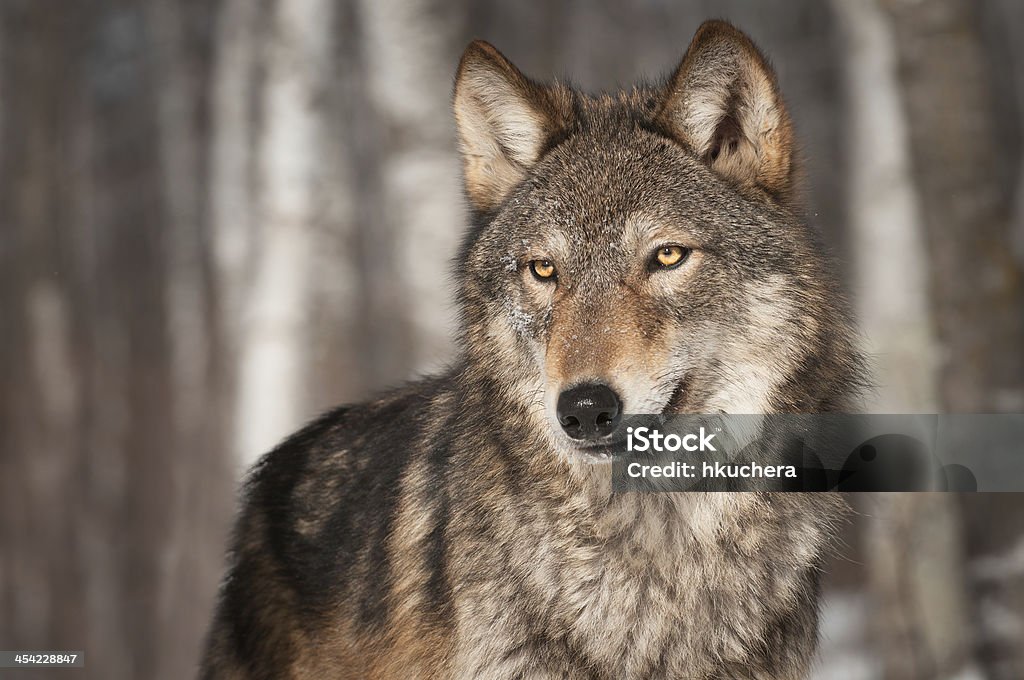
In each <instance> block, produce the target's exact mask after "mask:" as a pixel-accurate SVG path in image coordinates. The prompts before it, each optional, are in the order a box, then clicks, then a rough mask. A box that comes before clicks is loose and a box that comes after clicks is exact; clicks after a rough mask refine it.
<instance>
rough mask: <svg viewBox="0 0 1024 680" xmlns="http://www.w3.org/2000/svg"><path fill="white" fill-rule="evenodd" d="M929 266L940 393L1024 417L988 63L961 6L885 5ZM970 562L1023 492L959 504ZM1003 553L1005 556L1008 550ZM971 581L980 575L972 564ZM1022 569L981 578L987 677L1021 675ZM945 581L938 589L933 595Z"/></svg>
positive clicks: (1012, 541) (1023, 530)
mask: <svg viewBox="0 0 1024 680" xmlns="http://www.w3.org/2000/svg"><path fill="white" fill-rule="evenodd" d="M885 7H886V9H887V10H888V13H889V16H890V17H891V20H892V24H893V27H894V29H895V35H896V44H897V46H898V58H899V64H900V74H901V78H902V83H903V85H904V107H905V110H906V115H907V117H908V119H909V120H910V121H911V125H910V128H909V129H910V149H911V159H912V165H913V168H914V179H915V183H916V185H917V187H918V191H919V195H920V197H921V206H922V213H923V215H924V220H925V225H926V235H927V238H926V244H927V251H928V254H929V259H930V262H931V271H932V274H931V278H930V288H931V300H932V310H933V311H932V313H933V316H934V319H935V323H936V332H937V336H938V340H939V343H940V345H939V346H940V354H939V357H940V383H939V384H940V396H941V405H942V407H943V409H944V410H948V411H952V412H991V413H998V412H1020V411H1021V410H1024V353H1022V352H1021V351H1020V348H1021V347H1024V269H1022V266H1021V261H1020V260H1018V259H1016V258H1015V257H1014V256H1013V250H1012V248H1011V247H1010V244H1012V243H1013V238H1012V235H1011V232H1010V229H1011V225H1010V196H1009V195H1008V193H1007V192H1006V191H1005V190H1004V187H1005V186H1006V183H1005V182H1002V181H1001V178H1000V176H999V166H1000V163H999V159H1000V147H999V140H998V139H997V137H996V131H997V130H999V125H998V124H997V117H996V113H995V110H994V108H993V107H994V106H995V102H996V98H995V94H996V93H995V90H994V89H993V88H994V87H995V83H993V81H992V80H991V74H992V68H991V64H990V62H989V59H990V55H987V54H986V51H985V47H986V46H985V44H984V43H983V40H982V38H981V30H980V26H979V17H978V14H977V13H978V6H977V5H976V4H974V3H971V2H969V1H968V0H933V1H932V2H927V3H918V2H909V1H907V0H888V1H887V2H886V3H885ZM961 501H962V507H963V511H964V524H965V528H966V532H965V536H966V540H967V549H968V553H969V555H970V556H971V559H972V565H976V564H977V563H978V561H979V558H980V561H981V563H982V564H984V563H985V560H992V559H1003V560H1004V561H1005V560H1006V559H1007V556H1008V554H1011V555H1012V552H1013V551H1012V548H1011V546H1014V545H1016V544H1018V543H1019V542H1020V541H1021V540H1022V535H1024V527H1022V526H1021V525H1020V522H1015V521H1012V520H1013V518H1019V517H1020V516H1021V511H1022V510H1024V499H1022V498H1021V497H1020V496H1019V495H1012V496H1010V495H1005V494H1003V495H1000V494H992V495H988V494H970V495H964V496H963V497H962V499H961ZM1008 549H1009V550H1008ZM993 553H994V554H993ZM972 571H974V572H975V575H976V576H977V574H978V572H977V569H976V568H975V567H973V566H972ZM1022 576H1024V569H1019V570H1017V571H1016V573H1014V572H1013V571H1009V572H1007V573H1004V574H1003V577H1002V578H991V577H990V578H987V579H977V580H976V581H975V583H974V588H973V590H972V592H971V599H972V601H974V602H976V603H977V609H976V611H975V618H976V623H977V630H978V632H979V635H978V640H977V644H978V647H977V649H978V658H979V661H980V662H981V663H982V664H983V666H984V670H985V671H986V673H987V674H988V675H989V676H990V677H993V678H1019V677H1022V675H1024V658H1022V654H1024V621H1022V619H1021V614H1020V612H1021V611H1022V609H1024V606H1022V605H1024V580H1022ZM941 585H942V584H936V587H939V586H941Z"/></svg>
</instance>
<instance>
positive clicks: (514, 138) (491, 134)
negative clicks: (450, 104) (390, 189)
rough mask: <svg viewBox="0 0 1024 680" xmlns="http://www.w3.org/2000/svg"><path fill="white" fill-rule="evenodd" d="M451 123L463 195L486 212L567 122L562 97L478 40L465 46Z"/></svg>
mask: <svg viewBox="0 0 1024 680" xmlns="http://www.w3.org/2000/svg"><path fill="white" fill-rule="evenodd" d="M454 99H455V101H454V107H455V121H456V125H457V127H458V132H459V148H460V150H461V151H462V163H463V173H464V176H465V181H466V193H467V194H468V195H469V199H470V202H471V203H472V204H473V207H474V208H476V209H477V210H479V211H482V212H487V211H489V210H492V209H493V208H494V207H496V206H497V205H498V204H499V203H501V201H502V200H503V199H504V198H505V197H506V196H507V195H508V193H509V191H511V190H512V188H513V187H515V185H516V184H518V183H519V182H521V181H522V180H523V179H524V178H525V177H526V173H527V171H528V170H529V168H530V167H531V166H532V165H533V164H534V163H536V162H537V161H538V160H539V159H540V156H541V155H542V153H543V152H544V149H545V147H546V146H547V144H548V142H549V140H551V139H552V138H553V137H554V136H555V135H557V134H558V133H559V132H560V131H561V130H563V129H564V127H565V126H566V124H567V121H568V119H569V115H570V111H571V102H570V101H569V98H568V95H567V93H566V92H565V91H564V90H562V89H560V88H557V87H548V86H544V85H541V84H538V83H535V82H533V81H531V80H529V79H528V78H527V77H526V76H524V75H523V74H522V73H521V72H520V71H519V69H517V68H516V67H515V66H513V65H512V63H511V62H510V61H509V60H508V59H506V58H505V57H504V56H503V55H502V54H501V52H499V51H498V50H496V49H494V47H493V46H491V45H490V44H488V43H486V42H484V41H483V40H474V41H473V42H472V43H470V45H469V47H467V48H466V51H465V53H463V55H462V61H461V62H459V70H458V73H457V74H456V76H455V98H454Z"/></svg>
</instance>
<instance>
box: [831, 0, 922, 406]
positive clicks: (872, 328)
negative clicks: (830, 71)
mask: <svg viewBox="0 0 1024 680" xmlns="http://www.w3.org/2000/svg"><path fill="white" fill-rule="evenodd" d="M833 4H834V6H835V8H836V11H837V14H838V16H839V17H840V18H841V22H840V23H841V25H842V26H843V27H844V29H845V31H846V36H845V37H846V45H847V54H846V59H845V69H844V74H845V80H846V88H847V92H848V97H847V101H848V102H849V106H850V111H849V117H850V118H849V120H850V129H849V145H848V149H847V152H848V154H849V159H850V161H849V194H848V205H849V226H850V240H851V245H852V248H851V250H852V252H853V257H854V275H855V283H854V290H855V291H856V300H857V312H858V316H859V320H860V325H861V328H862V330H863V334H864V338H865V342H866V349H867V351H868V352H869V353H870V354H871V357H872V359H873V361H874V363H875V369H876V370H875V374H876V376H877V377H878V379H879V380H880V381H881V384H880V385H879V387H878V390H877V392H876V393H875V394H874V395H872V397H873V401H872V403H870V404H869V405H868V410H869V411H873V412H881V413H912V412H919V413H933V412H935V409H936V408H937V407H938V404H937V390H936V381H937V375H936V365H935V351H936V343H935V338H934V337H933V333H932V331H931V328H932V321H931V318H930V314H929V304H928V262H927V250H926V249H925V247H924V243H923V240H924V230H923V227H922V223H921V214H920V208H919V206H918V199H917V196H916V194H915V190H914V186H913V182H912V180H911V172H910V159H909V153H908V150H907V144H908V141H907V130H906V118H905V116H904V113H903V109H902V104H901V101H900V87H899V83H898V79H897V72H896V54H895V50H894V48H893V36H892V32H891V30H890V29H889V27H888V25H887V23H886V19H885V16H884V15H883V13H882V11H881V9H880V8H879V7H878V6H877V4H876V3H875V1H874V0H871V1H870V2H862V1H861V0H835V1H834V3H833Z"/></svg>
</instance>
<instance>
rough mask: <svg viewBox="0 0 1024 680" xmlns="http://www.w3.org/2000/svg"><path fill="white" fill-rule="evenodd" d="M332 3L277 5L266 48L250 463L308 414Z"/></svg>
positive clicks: (251, 307) (246, 383) (248, 361)
mask: <svg viewBox="0 0 1024 680" xmlns="http://www.w3.org/2000/svg"><path fill="white" fill-rule="evenodd" d="M333 17H334V4H333V3H332V2H329V1H328V0H287V1H281V2H278V3H277V4H276V7H275V9H274V13H273V16H272V18H271V28H270V31H269V35H268V36H267V39H266V43H265V45H264V47H265V49H266V50H267V52H266V60H267V61H266V76H265V82H264V85H263V91H262V93H261V101H262V107H263V120H264V126H263V130H262V131H261V134H260V136H259V140H258V146H257V154H258V156H257V172H258V177H259V180H258V190H259V194H258V196H257V200H258V203H257V205H258V207H257V216H256V219H257V220H258V227H257V228H256V233H257V234H258V242H257V243H256V244H255V247H254V248H252V249H251V251H250V254H249V257H251V258H253V263H254V268H253V277H252V281H251V284H250V285H249V286H248V288H247V299H246V300H245V303H244V312H243V314H244V317H243V319H242V321H241V324H240V347H239V352H240V366H239V371H240V373H239V393H238V410H237V417H236V436H235V440H236V442H237V447H238V455H239V459H240V460H241V461H242V462H243V464H247V463H249V462H251V461H252V460H254V459H255V457H257V456H259V455H260V454H261V453H263V452H265V451H266V450H268V449H269V448H270V447H272V446H273V445H274V444H275V443H276V442H278V441H279V440H280V439H281V438H282V437H284V436H286V435H287V434H288V433H290V432H291V431H293V430H294V429H296V427H297V426H298V425H300V424H301V423H302V421H303V420H304V419H305V418H307V417H308V415H309V414H308V390H307V387H306V386H307V381H308V377H309V376H308V372H307V370H306V368H307V365H306V350H307V344H308V327H309V325H310V324H311V319H312V314H313V310H312V309H311V308H310V307H311V305H310V301H309V294H310V281H309V265H310V262H311V260H312V257H313V246H314V243H315V231H316V230H317V229H318V228H319V226H320V223H321V219H322V214H321V212H320V207H321V206H320V202H321V199H322V193H323V192H324V191H325V190H326V187H323V186H322V185H321V184H320V181H319V180H320V179H321V173H320V169H321V165H322V161H323V158H322V156H323V152H324V146H323V144H324V140H325V139H327V135H328V121H327V120H326V111H325V107H324V106H323V100H324V97H325V93H326V90H327V88H328V84H329V79H330V74H331V69H332V60H331V56H332V45H333V43H332V33H331V32H332V29H333Z"/></svg>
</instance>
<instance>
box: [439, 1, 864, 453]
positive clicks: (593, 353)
mask: <svg viewBox="0 0 1024 680" xmlns="http://www.w3.org/2000/svg"><path fill="white" fill-rule="evenodd" d="M454 108H455V117H456V121H457V127H458V133H459V142H460V148H461V152H462V158H463V171H464V179H465V189H466V194H467V197H468V200H469V204H470V208H471V211H472V214H473V218H474V219H473V227H472V228H471V230H470V232H469V234H468V236H467V238H466V241H465V242H464V244H463V249H462V251H461V254H460V257H459V260H458V265H457V266H458V277H459V283H460V288H461V296H460V299H461V305H462V309H461V312H462V320H463V329H464V330H463V332H464V335H463V343H464V346H465V349H466V354H467V359H468V365H469V367H470V369H471V370H476V371H478V372H480V373H481V374H486V375H488V376H492V377H493V378H494V380H495V382H496V384H498V385H499V386H500V389H501V390H502V392H503V393H504V394H505V395H507V396H509V397H510V398H511V399H512V401H513V402H514V403H519V404H522V405H523V406H524V408H525V409H526V410H527V412H529V414H530V417H531V418H532V419H533V420H534V422H535V424H536V425H538V426H539V427H540V428H541V429H542V430H544V431H545V432H546V433H547V435H548V436H550V437H551V440H552V441H553V442H555V443H556V445H558V446H559V447H560V448H561V449H562V450H571V451H579V450H585V449H586V448H587V447H588V446H591V445H593V444H600V443H601V442H602V441H607V440H608V438H610V437H612V436H614V433H615V430H616V426H617V423H618V422H619V418H620V416H621V415H622V414H623V413H634V414H639V413H663V412H692V413H767V412H780V411H820V410H841V409H843V408H845V406H846V403H847V398H848V397H849V395H850V394H851V393H852V392H853V388H854V386H855V385H856V384H858V382H857V380H858V379H857V371H858V365H859V362H858V360H857V355H856V352H855V350H854V349H853V347H852V343H851V340H850V338H851V332H850V330H849V329H850V325H849V322H848V319H847V315H846V312H845V308H844V305H843V304H842V301H841V299H840V297H839V295H838V293H837V291H836V288H835V284H834V283H833V281H832V279H831V277H830V276H828V272H827V271H826V270H827V265H826V264H825V262H824V260H823V258H822V255H821V253H820V252H819V249H818V248H817V247H816V243H815V238H814V237H813V234H812V232H811V231H810V230H809V229H808V227H807V226H806V225H805V224H804V222H803V221H802V220H801V219H800V216H799V214H798V212H796V210H795V209H794V193H795V186H794V184H795V183H794V178H795V175H796V171H795V159H794V143H793V130H792V124H791V122H790V117H789V114H788V113H787V111H786V107H785V105H784V104H783V101H782V99H781V97H780V94H779V91H778V88H777V83H776V78H775V74H774V73H773V72H772V70H771V68H770V67H769V66H768V63H767V61H766V60H765V59H764V57H763V56H762V55H761V54H760V52H759V51H758V50H757V48H756V47H755V46H754V44H753V43H752V42H751V41H750V40H749V39H748V38H747V37H746V36H745V35H744V34H743V33H741V32H740V31H738V30H737V29H735V28H733V27H732V26H731V25H729V24H726V23H724V22H719V21H713V22H708V23H705V24H704V25H703V26H701V28H700V29H699V30H698V31H697V33H696V35H695V37H694V39H693V42H692V44H691V45H690V47H689V49H688V50H687V52H686V54H685V56H684V57H683V59H682V62H681V63H680V64H679V66H678V68H676V70H675V71H674V72H673V74H672V75H671V76H670V77H669V78H668V79H667V81H666V82H665V83H664V84H662V85H659V86H648V85H640V86H637V87H635V88H633V89H631V90H628V91H623V92H619V93H616V94H610V95H608V94H605V95H601V96H598V97H592V96H588V95H586V94H583V93H580V92H577V91H574V90H572V89H570V88H568V87H566V86H564V85H561V84H541V83H538V82H535V81H532V80H530V79H528V78H527V77H525V76H524V75H523V74H522V73H520V72H519V70H517V69H516V67H515V66H513V65H512V64H511V63H510V62H509V61H508V60H506V59H505V57H503V56H502V55H501V54H500V53H499V52H498V51H497V50H495V49H494V48H493V47H491V46H490V45H488V44H487V43H484V42H479V41H478V42H474V43H472V44H471V45H470V46H469V47H468V48H467V50H466V52H465V54H464V56H463V58H462V61H461V64H460V65H459V69H458V74H457V77H456V85H455V95H454Z"/></svg>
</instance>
